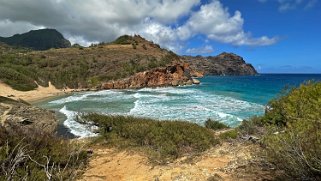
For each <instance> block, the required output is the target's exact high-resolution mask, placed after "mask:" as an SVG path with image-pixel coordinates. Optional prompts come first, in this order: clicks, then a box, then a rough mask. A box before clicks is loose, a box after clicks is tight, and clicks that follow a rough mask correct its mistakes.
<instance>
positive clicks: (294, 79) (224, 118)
mask: <svg viewBox="0 0 321 181" xmlns="http://www.w3.org/2000/svg"><path fill="white" fill-rule="evenodd" d="M308 80H314V81H321V74H261V75H258V76H208V77H204V78H202V79H200V81H201V84H200V85H193V86H183V87H166V88H143V89H138V90H104V91H98V92H81V93H75V94H73V95H69V96H67V97H66V96H65V97H59V98H55V99H54V100H50V101H46V102H41V103H39V106H41V107H45V108H49V109H52V110H56V111H57V112H59V113H61V114H62V115H64V116H62V117H61V118H62V119H63V124H64V126H65V127H67V128H68V129H70V132H71V133H73V134H74V135H77V136H91V135H93V133H91V132H90V129H88V128H87V127H86V126H84V125H81V124H79V123H77V122H76V121H74V120H75V117H76V115H77V114H78V113H79V112H97V113H102V114H121V115H133V116H139V117H149V118H154V119H159V120H185V121H190V122H194V123H198V124H203V123H204V122H205V121H206V120H207V119H208V118H211V119H214V120H218V121H221V122H224V123H226V124H228V125H230V126H237V125H238V124H240V122H241V121H242V120H244V119H248V118H250V117H252V116H256V115H262V114H263V113H264V109H265V105H266V104H267V103H268V102H269V101H270V100H271V99H274V98H276V97H278V96H280V92H281V91H282V90H284V89H285V88H286V87H288V88H289V87H296V86H298V85H300V84H301V83H303V82H305V81H308Z"/></svg>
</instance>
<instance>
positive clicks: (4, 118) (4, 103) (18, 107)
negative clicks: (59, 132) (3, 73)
mask: <svg viewBox="0 0 321 181" xmlns="http://www.w3.org/2000/svg"><path fill="white" fill-rule="evenodd" d="M0 125H2V126H4V127H7V128H14V127H22V128H23V129H32V130H33V129H37V130H41V131H44V132H48V133H54V132H55V131H56V128H57V125H58V121H57V119H56V117H55V113H54V112H51V111H49V110H45V109H41V108H38V107H34V106H31V105H28V104H27V103H26V102H23V101H16V100H13V99H9V98H6V97H2V96H0Z"/></svg>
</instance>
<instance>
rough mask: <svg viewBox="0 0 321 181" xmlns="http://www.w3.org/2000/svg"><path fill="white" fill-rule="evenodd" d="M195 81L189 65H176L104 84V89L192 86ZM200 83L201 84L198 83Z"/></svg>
mask: <svg viewBox="0 0 321 181" xmlns="http://www.w3.org/2000/svg"><path fill="white" fill-rule="evenodd" d="M193 82H194V83H195V82H196V80H194V81H193V79H192V75H191V71H190V67H189V64H186V63H185V64H176V65H172V66H167V67H164V68H162V67H160V68H155V69H152V70H149V71H144V72H139V73H136V74H135V75H133V76H131V77H129V78H126V79H121V80H117V81H110V82H106V83H103V84H102V87H101V88H102V89H127V88H130V89H135V88H142V87H164V86H179V85H191V84H193ZM198 83H199V82H198Z"/></svg>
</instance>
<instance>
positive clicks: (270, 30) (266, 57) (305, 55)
mask: <svg viewBox="0 0 321 181" xmlns="http://www.w3.org/2000/svg"><path fill="white" fill-rule="evenodd" d="M221 2H222V3H223V4H224V5H225V6H226V7H228V8H229V12H230V13H232V12H234V11H236V10H239V11H240V12H241V13H242V17H243V18H244V29H245V30H246V31H250V32H251V33H252V34H253V36H262V35H267V36H270V37H273V36H277V37H278V41H277V42H276V43H274V44H272V45H269V46H234V45H230V44H225V43H220V42H210V43H204V41H202V40H199V39H200V38H195V39H193V40H192V41H191V42H189V46H191V47H199V46H204V45H205V44H206V45H211V46H212V47H213V48H214V50H215V51H214V52H213V53H210V54H207V55H215V54H217V53H219V52H222V51H226V52H234V53H236V54H239V55H241V56H243V57H244V58H245V59H246V60H247V61H249V62H250V63H252V64H253V65H254V66H255V67H256V69H257V70H258V71H260V72H269V73H321V3H320V2H316V3H315V4H314V5H313V6H312V7H306V4H304V3H302V4H299V5H297V6H295V7H293V8H290V9H285V10H280V6H281V4H280V3H279V2H277V0H271V1H266V2H264V3H262V2H260V1H257V0H244V1H242V3H239V2H240V1H239V0H223V1H221ZM293 3H294V2H293Z"/></svg>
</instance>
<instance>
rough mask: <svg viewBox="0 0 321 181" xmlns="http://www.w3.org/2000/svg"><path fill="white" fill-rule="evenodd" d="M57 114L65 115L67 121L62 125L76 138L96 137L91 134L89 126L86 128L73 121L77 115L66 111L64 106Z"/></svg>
mask: <svg viewBox="0 0 321 181" xmlns="http://www.w3.org/2000/svg"><path fill="white" fill-rule="evenodd" d="M59 112H61V113H63V114H64V115H66V117H67V119H66V120H65V121H64V125H65V126H66V127H67V128H69V129H70V132H71V133H72V134H74V135H76V136H79V137H81V138H83V137H93V136H97V134H95V133H92V132H91V131H89V130H90V127H89V126H86V125H84V124H80V123H78V122H77V121H75V119H76V116H77V113H76V112H75V111H70V110H68V109H67V107H66V106H64V107H63V108H61V109H60V110H59Z"/></svg>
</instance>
